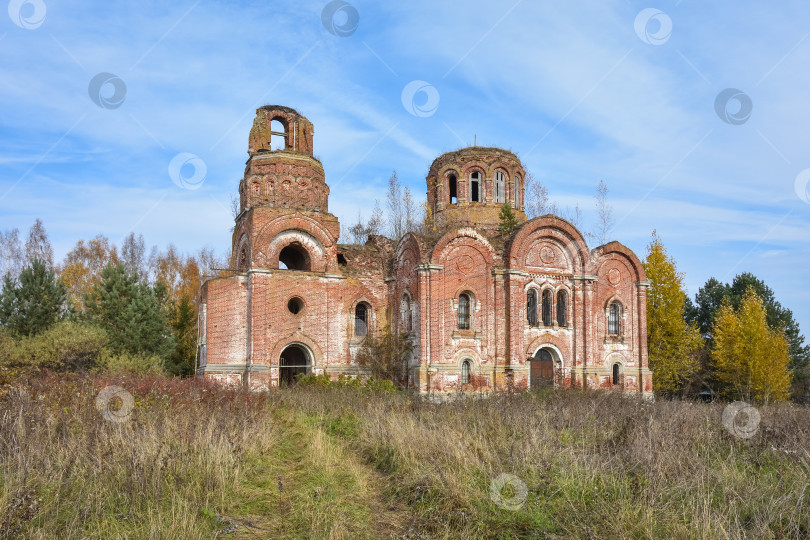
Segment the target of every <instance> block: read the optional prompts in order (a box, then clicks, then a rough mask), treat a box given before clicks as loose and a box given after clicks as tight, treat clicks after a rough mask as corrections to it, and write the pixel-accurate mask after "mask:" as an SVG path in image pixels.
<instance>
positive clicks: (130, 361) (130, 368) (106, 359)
mask: <svg viewBox="0 0 810 540" xmlns="http://www.w3.org/2000/svg"><path fill="white" fill-rule="evenodd" d="M99 368H100V370H103V371H106V372H108V373H112V374H116V373H117V374H130V375H161V374H163V373H165V366H164V362H163V360H161V358H160V357H159V356H157V355H155V354H132V353H128V352H120V353H115V352H112V351H107V350H105V351H104V352H103V353H102V354H101V358H100V359H99Z"/></svg>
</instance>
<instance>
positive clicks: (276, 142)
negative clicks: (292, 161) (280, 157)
mask: <svg viewBox="0 0 810 540" xmlns="http://www.w3.org/2000/svg"><path fill="white" fill-rule="evenodd" d="M269 143H270V150H284V149H285V148H286V147H287V130H286V129H285V128H284V124H282V123H281V122H279V121H278V120H273V121H272V122H270V141H269Z"/></svg>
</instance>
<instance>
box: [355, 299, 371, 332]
mask: <svg viewBox="0 0 810 540" xmlns="http://www.w3.org/2000/svg"><path fill="white" fill-rule="evenodd" d="M354 335H355V336H360V337H363V336H367V335H368V306H366V304H363V303H360V304H357V306H356V307H355V308H354Z"/></svg>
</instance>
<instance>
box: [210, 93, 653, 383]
mask: <svg viewBox="0 0 810 540" xmlns="http://www.w3.org/2000/svg"><path fill="white" fill-rule="evenodd" d="M276 126H277V127H276ZM313 135H314V128H313V125H312V123H311V122H310V121H309V120H307V119H306V118H305V117H304V116H301V115H300V114H298V113H297V112H296V111H295V110H292V109H290V108H287V107H281V106H265V107H261V108H260V109H258V110H257V115H256V119H255V120H254V123H253V128H252V129H251V130H250V138H249V143H248V154H249V157H248V160H247V164H246V167H245V174H244V178H243V179H242V180H241V182H240V184H239V201H240V213H239V215H238V216H237V218H236V225H235V228H234V233H233V256H232V260H231V263H230V264H231V268H232V269H234V272H233V275H229V276H227V277H217V278H214V279H210V280H208V281H207V282H206V283H205V284H204V285H203V287H202V291H201V295H202V297H201V310H200V318H201V320H200V340H199V355H198V356H199V361H198V370H197V374H198V376H202V377H205V378H209V379H213V380H217V381H220V382H223V383H226V384H242V385H245V386H247V387H249V388H257V389H258V388H267V387H275V386H279V385H283V384H290V383H293V382H294V381H295V377H296V375H297V374H299V373H316V374H328V375H329V376H330V377H333V378H337V377H338V376H339V375H341V374H347V375H359V376H364V375H366V374H367V371H366V368H364V367H363V366H360V365H358V364H357V362H356V356H357V352H358V350H359V349H360V347H361V346H362V342H363V340H364V339H365V336H366V335H367V334H368V333H373V332H378V331H381V329H382V328H383V327H384V326H385V325H387V324H390V325H391V327H392V328H394V329H396V330H402V331H405V332H408V333H409V335H410V339H411V340H412V343H413V345H414V349H413V353H412V354H411V355H410V357H409V358H406V359H404V361H403V370H402V373H403V376H402V379H401V380H400V381H399V382H400V383H401V384H403V385H407V386H409V387H410V388H412V389H413V390H415V391H418V392H422V393H427V392H456V391H460V390H473V389H475V390H481V391H488V390H498V389H504V388H507V387H512V388H518V389H525V388H535V387H538V386H544V385H557V386H571V387H577V388H605V389H614V390H617V391H623V392H632V393H637V394H641V395H644V396H650V395H652V373H651V372H650V370H649V368H648V365H647V322H646V321H647V319H646V302H647V300H646V292H647V282H646V278H645V275H644V269H643V267H642V265H641V263H640V261H639V259H638V258H637V257H636V255H635V254H634V253H633V252H632V251H630V250H629V249H628V248H626V247H625V246H623V245H622V244H620V243H619V242H610V243H608V244H606V245H603V246H599V247H597V248H595V249H593V250H590V249H588V246H587V245H586V243H585V240H584V238H583V236H582V234H580V232H579V231H578V230H577V229H576V228H575V227H574V226H572V225H571V224H570V223H568V222H567V221H565V220H563V219H561V218H559V217H555V216H553V215H546V216H543V217H538V218H535V219H532V220H528V221H527V220H526V215H525V213H524V211H523V210H524V190H523V187H524V178H525V174H526V171H525V170H524V168H523V165H522V164H521V162H520V160H519V159H518V158H517V156H515V154H513V153H512V152H509V151H507V150H503V149H499V148H485V147H478V146H475V147H470V148H463V149H461V150H457V151H455V152H449V153H446V154H443V155H441V156H439V157H438V158H436V160H435V161H434V162H433V164H432V165H431V166H430V169H429V170H428V173H427V179H426V180H427V200H428V205H429V208H430V210H431V211H432V215H433V219H434V222H435V224H436V228H437V231H436V232H433V233H432V234H431V233H429V234H425V235H422V234H415V233H408V234H406V235H405V236H404V237H403V238H402V239H401V240H399V241H398V242H393V241H391V240H389V239H387V238H385V237H382V236H372V237H371V238H370V239H369V241H368V242H367V243H366V244H365V245H362V246H361V245H346V244H340V243H338V237H339V234H340V224H339V223H338V219H337V218H336V217H335V216H333V215H332V214H330V213H329V187H328V186H327V184H326V178H325V174H324V170H323V166H322V165H321V162H320V161H319V160H318V159H317V158H315V157H314V155H313V150H314V148H313ZM271 137H281V138H282V140H283V141H284V144H283V145H281V146H282V147H281V148H280V149H275V148H274V147H271V145H270V141H271ZM504 202H509V203H511V204H512V206H513V207H514V208H515V210H516V213H517V216H518V221H519V225H518V227H517V228H516V229H515V230H514V232H512V233H511V234H508V235H502V234H501V233H500V232H499V231H498V224H499V211H500V208H501V206H502V205H503V203H504Z"/></svg>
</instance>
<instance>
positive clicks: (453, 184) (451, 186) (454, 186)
mask: <svg viewBox="0 0 810 540" xmlns="http://www.w3.org/2000/svg"><path fill="white" fill-rule="evenodd" d="M457 190H458V180H456V176H455V175H450V178H449V179H448V180H447V191H448V192H449V194H450V204H456V203H458V192H457Z"/></svg>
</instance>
